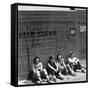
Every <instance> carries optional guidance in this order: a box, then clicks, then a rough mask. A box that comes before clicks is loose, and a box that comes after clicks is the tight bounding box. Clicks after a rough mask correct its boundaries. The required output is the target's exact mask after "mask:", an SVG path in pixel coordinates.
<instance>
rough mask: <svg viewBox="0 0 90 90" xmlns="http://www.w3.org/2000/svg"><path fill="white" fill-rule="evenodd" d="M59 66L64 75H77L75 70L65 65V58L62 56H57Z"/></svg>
mask: <svg viewBox="0 0 90 90" xmlns="http://www.w3.org/2000/svg"><path fill="white" fill-rule="evenodd" d="M57 65H58V67H59V69H60V70H61V73H62V74H65V75H67V74H69V73H70V74H71V75H73V76H75V73H74V72H73V70H72V69H71V67H70V66H69V65H68V64H67V65H66V64H65V61H64V58H63V57H62V55H61V54H58V55H57Z"/></svg>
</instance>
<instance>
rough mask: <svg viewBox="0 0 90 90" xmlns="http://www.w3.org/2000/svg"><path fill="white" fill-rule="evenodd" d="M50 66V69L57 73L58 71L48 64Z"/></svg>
mask: <svg viewBox="0 0 90 90" xmlns="http://www.w3.org/2000/svg"><path fill="white" fill-rule="evenodd" d="M48 66H49V68H51V69H52V70H54V71H55V72H56V69H55V68H53V67H52V66H51V65H50V64H49V63H48Z"/></svg>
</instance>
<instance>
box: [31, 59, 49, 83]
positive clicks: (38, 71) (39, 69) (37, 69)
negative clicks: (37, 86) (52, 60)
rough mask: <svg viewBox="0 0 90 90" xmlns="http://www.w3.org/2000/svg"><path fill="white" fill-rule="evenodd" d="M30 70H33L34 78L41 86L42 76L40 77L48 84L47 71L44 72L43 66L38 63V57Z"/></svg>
mask: <svg viewBox="0 0 90 90" xmlns="http://www.w3.org/2000/svg"><path fill="white" fill-rule="evenodd" d="M32 69H33V74H34V76H36V78H37V79H38V80H39V81H40V83H41V84H42V78H41V77H42V76H41V75H44V76H45V78H46V79H47V82H48V83H50V81H49V77H48V74H47V71H46V69H44V68H43V65H42V63H41V62H40V58H39V57H35V58H34V63H33V65H32Z"/></svg>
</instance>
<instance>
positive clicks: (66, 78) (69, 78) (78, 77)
mask: <svg viewBox="0 0 90 90" xmlns="http://www.w3.org/2000/svg"><path fill="white" fill-rule="evenodd" d="M80 62H81V63H82V64H83V65H84V66H86V60H81V61H80ZM76 81H86V73H82V72H80V71H77V72H76V76H71V75H67V76H64V80H60V79H57V81H56V83H62V82H76ZM43 83H47V82H43ZM51 83H55V82H54V81H51ZM29 84H35V83H33V82H32V81H31V80H19V81H18V85H29Z"/></svg>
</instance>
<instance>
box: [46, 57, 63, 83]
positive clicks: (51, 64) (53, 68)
mask: <svg viewBox="0 0 90 90" xmlns="http://www.w3.org/2000/svg"><path fill="white" fill-rule="evenodd" d="M47 71H48V72H49V74H50V75H52V77H53V80H54V81H55V82H56V77H57V78H59V79H61V80H63V79H64V78H63V77H62V74H61V71H60V69H59V68H58V66H57V64H56V61H55V58H54V56H50V57H49V61H48V67H47Z"/></svg>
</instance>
